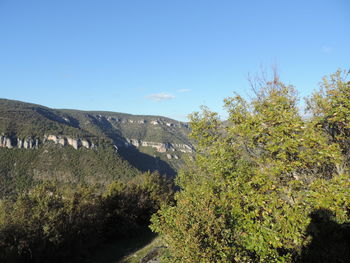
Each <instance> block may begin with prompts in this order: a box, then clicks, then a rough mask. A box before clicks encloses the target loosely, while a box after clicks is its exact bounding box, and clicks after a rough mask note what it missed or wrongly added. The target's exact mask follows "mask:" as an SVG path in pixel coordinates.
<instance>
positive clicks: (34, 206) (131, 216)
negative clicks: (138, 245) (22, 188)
mask: <svg viewBox="0 0 350 263" xmlns="http://www.w3.org/2000/svg"><path fill="white" fill-rule="evenodd" d="M134 180H135V181H132V182H129V183H128V184H126V183H124V182H121V181H115V182H113V183H111V184H110V185H109V186H108V187H107V190H106V191H105V192H101V189H99V188H95V187H94V186H88V185H82V184H78V185H77V186H76V187H74V188H73V187H69V186H65V187H60V185H57V184H55V183H52V182H45V183H42V184H39V185H37V186H35V187H34V188H32V189H30V190H28V191H26V192H22V193H21V194H19V195H18V196H17V198H16V199H15V200H14V201H11V200H2V201H1V202H0V261H1V262H76V261H79V262H81V261H83V259H84V258H83V254H84V252H86V251H87V250H88V249H91V248H93V247H96V246H97V245H98V244H99V243H101V242H102V241H103V240H106V239H110V238H113V239H121V238H123V237H124V236H130V235H132V232H133V231H134V232H135V231H136V230H138V229H140V228H141V227H145V226H147V225H148V224H149V219H150V216H151V214H152V213H153V212H154V211H156V210H157V209H158V208H159V206H160V204H163V203H168V202H170V201H171V198H172V197H171V196H172V192H171V191H170V189H171V184H170V183H169V182H168V181H167V180H165V179H163V178H162V177H161V176H160V175H159V174H151V173H147V174H143V175H140V178H137V177H135V178H134ZM5 215H6V216H5Z"/></svg>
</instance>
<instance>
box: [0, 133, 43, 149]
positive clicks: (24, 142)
mask: <svg viewBox="0 0 350 263" xmlns="http://www.w3.org/2000/svg"><path fill="white" fill-rule="evenodd" d="M38 146H39V140H38V139H33V138H25V139H20V138H10V137H7V136H5V135H2V136H0V147H5V148H9V149H12V148H24V149H33V148H38Z"/></svg>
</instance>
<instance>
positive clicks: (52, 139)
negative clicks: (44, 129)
mask: <svg viewBox="0 0 350 263" xmlns="http://www.w3.org/2000/svg"><path fill="white" fill-rule="evenodd" d="M46 140H48V141H53V142H54V143H58V137H57V136H56V135H52V134H51V135H48V136H46Z"/></svg>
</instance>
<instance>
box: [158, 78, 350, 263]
mask: <svg viewBox="0 0 350 263" xmlns="http://www.w3.org/2000/svg"><path fill="white" fill-rule="evenodd" d="M259 83H260V85H259V86H255V89H254V90H255V95H256V96H255V97H254V98H253V99H251V100H250V101H246V100H245V99H243V98H242V97H241V96H239V95H237V96H235V97H232V98H227V99H226V100H225V107H226V109H227V111H228V114H229V118H228V120H227V121H221V120H220V118H219V117H218V115H217V114H216V113H214V112H211V111H210V110H208V109H207V108H203V110H202V112H201V113H194V114H193V115H192V117H191V127H192V138H193V139H194V140H195V141H196V150H197V155H196V159H195V161H194V162H193V163H190V164H189V166H190V167H189V168H188V169H187V170H186V171H183V172H182V173H181V174H180V175H179V177H178V180H177V182H178V184H179V186H180V187H181V189H182V190H181V191H180V192H178V193H177V194H176V195H175V200H176V205H166V206H163V207H162V208H161V209H160V211H159V212H158V213H157V214H156V215H154V216H153V218H152V223H153V224H152V226H151V227H152V229H154V230H155V231H156V232H158V233H160V234H161V235H162V237H163V239H164V241H165V243H166V244H167V246H168V252H169V253H168V254H167V261H168V262H208V263H209V262H348V261H349V260H350V250H349V247H350V226H349V224H350V177H349V175H350V171H349V168H350V159H349V156H350V155H349V153H350V82H349V81H348V80H347V74H346V73H343V72H341V71H338V72H336V73H335V74H333V75H331V76H330V77H329V78H325V79H324V80H323V82H322V84H321V90H320V91H319V92H316V93H315V94H314V95H313V96H312V97H311V98H309V99H308V100H307V105H308V113H307V117H305V116H303V115H301V114H300V112H299V110H298V107H297V102H298V97H297V94H296V91H295V89H294V88H293V87H292V86H287V85H285V84H284V83H282V82H281V81H280V80H279V78H278V76H277V75H276V76H274V78H273V80H272V81H260V82H259Z"/></svg>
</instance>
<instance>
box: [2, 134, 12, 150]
mask: <svg viewBox="0 0 350 263" xmlns="http://www.w3.org/2000/svg"><path fill="white" fill-rule="evenodd" d="M0 147H6V148H9V149H11V148H13V145H12V141H11V139H10V138H9V137H6V136H0Z"/></svg>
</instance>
